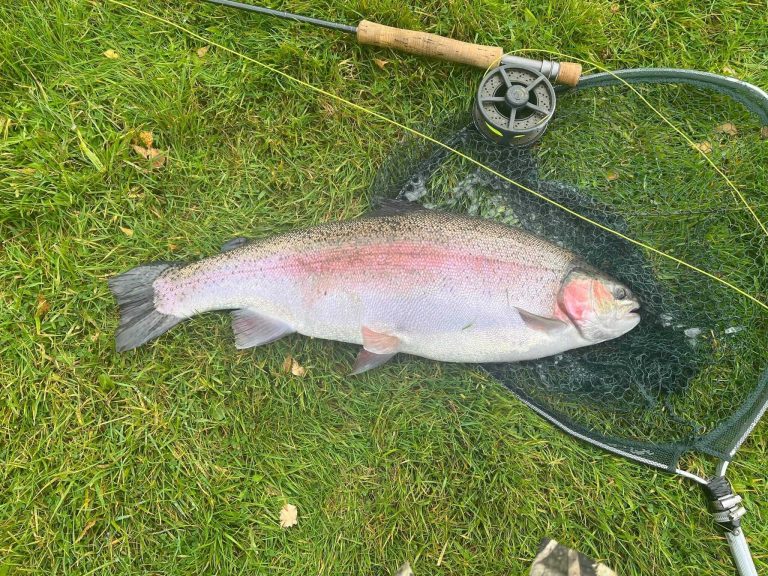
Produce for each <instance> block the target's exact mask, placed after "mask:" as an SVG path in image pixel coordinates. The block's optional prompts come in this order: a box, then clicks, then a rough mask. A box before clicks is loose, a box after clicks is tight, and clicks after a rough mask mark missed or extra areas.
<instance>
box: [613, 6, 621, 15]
mask: <svg viewBox="0 0 768 576" xmlns="http://www.w3.org/2000/svg"><path fill="white" fill-rule="evenodd" d="M619 10H621V6H619V5H618V4H611V14H618V13H619Z"/></svg>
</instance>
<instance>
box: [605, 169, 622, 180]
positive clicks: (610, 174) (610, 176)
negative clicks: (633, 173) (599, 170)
mask: <svg viewBox="0 0 768 576" xmlns="http://www.w3.org/2000/svg"><path fill="white" fill-rule="evenodd" d="M605 179H606V180H608V182H613V181H614V180H618V179H619V173H618V172H614V171H611V172H608V174H606V175H605Z"/></svg>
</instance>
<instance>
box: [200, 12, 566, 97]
mask: <svg viewBox="0 0 768 576" xmlns="http://www.w3.org/2000/svg"><path fill="white" fill-rule="evenodd" d="M207 1H208V2H211V3H213V4H221V5H222V6H230V7H232V8H240V9H241V10H248V11H249V12H257V13H259V14H266V15H268V16H276V17H278V18H285V19H288V20H294V21H296V22H302V23H304V24H312V25H313V26H320V27H322V28H328V29H330V30H336V31H339V32H344V33H346V34H354V35H355V37H356V38H357V41H358V42H359V43H360V44H366V45H369V46H378V47H381V48H392V49H394V50H399V51H401V52H408V53H409V54H417V55H419V56H427V57H430V58H437V59H439V60H446V61H448V62H456V63H459V64H468V65H470V66H476V67H478V68H483V69H485V70H487V69H489V68H494V67H496V66H499V65H511V66H516V67H523V68H528V69H531V70H536V71H537V72H539V73H541V74H543V75H544V76H545V77H546V78H547V79H548V80H550V81H551V82H553V83H555V84H562V85H564V86H575V85H576V84H578V82H579V78H580V77H581V64H577V63H575V62H554V61H551V60H534V59H531V58H522V57H520V56H510V55H506V54H504V50H503V49H502V48H500V47H499V46H484V45H482V44H472V43H469V42H462V41H461V40H454V39H452V38H446V37H444V36H438V35H437V34H429V33H427V32H418V31H416V30H405V29H402V28H393V27H391V26H384V25H383V24H377V23H375V22H370V21H369V20H361V21H360V22H359V23H358V25H357V26H348V25H346V24H339V23H337V22H329V21H327V20H320V19H318V18H310V17H309V16H301V15H299V14H292V13H290V12H284V11H282V10H272V9H271V8H264V7H263V6H254V5H252V4H244V3H243V2H235V1H234V0H207Z"/></svg>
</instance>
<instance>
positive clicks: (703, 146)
mask: <svg viewBox="0 0 768 576" xmlns="http://www.w3.org/2000/svg"><path fill="white" fill-rule="evenodd" d="M693 146H694V148H696V150H698V151H699V152H704V154H709V153H710V152H712V144H710V143H709V142H707V141H706V140H705V141H704V142H699V143H697V144H694V145H693Z"/></svg>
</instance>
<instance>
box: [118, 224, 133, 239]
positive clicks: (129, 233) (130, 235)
mask: <svg viewBox="0 0 768 576" xmlns="http://www.w3.org/2000/svg"><path fill="white" fill-rule="evenodd" d="M120 230H122V232H123V234H125V235H126V236H128V238H133V230H131V229H130V228H123V227H122V226H120Z"/></svg>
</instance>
